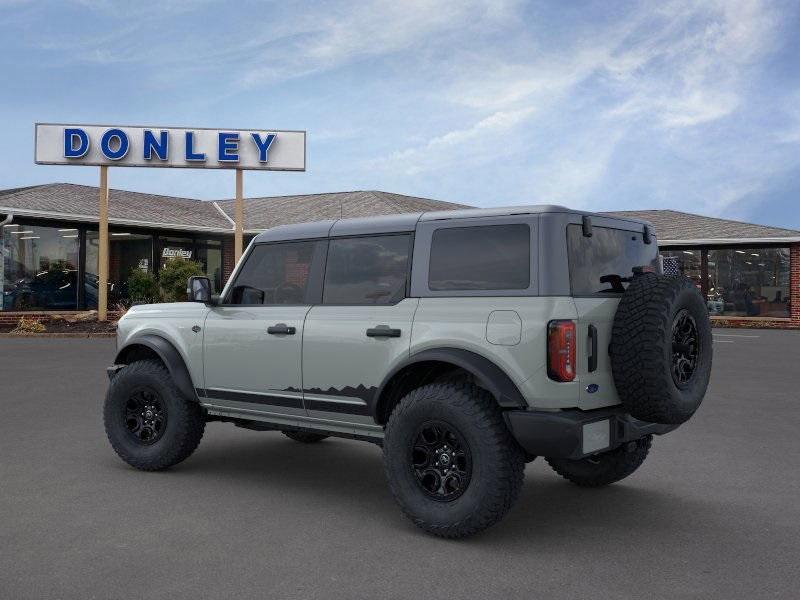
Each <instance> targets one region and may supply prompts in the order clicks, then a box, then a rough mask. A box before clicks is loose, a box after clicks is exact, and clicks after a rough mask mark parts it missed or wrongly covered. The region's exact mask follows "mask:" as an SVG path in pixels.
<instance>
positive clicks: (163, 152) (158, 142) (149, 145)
mask: <svg viewBox="0 0 800 600" xmlns="http://www.w3.org/2000/svg"><path fill="white" fill-rule="evenodd" d="M158 138H159V139H156V136H155V135H153V132H152V131H150V130H149V129H145V130H144V155H143V158H144V159H145V160H150V159H152V158H153V152H155V153H156V156H157V157H158V159H159V160H167V149H168V148H169V133H168V132H167V131H161V132H159V134H158Z"/></svg>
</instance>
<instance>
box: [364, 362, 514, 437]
mask: <svg viewBox="0 0 800 600" xmlns="http://www.w3.org/2000/svg"><path fill="white" fill-rule="evenodd" d="M432 362H436V363H448V364H451V365H453V366H454V367H458V368H460V369H463V370H464V371H466V372H468V373H470V374H471V375H473V376H474V377H475V379H476V380H477V382H478V383H479V384H480V386H481V387H482V388H484V389H485V390H487V391H488V392H489V393H490V394H491V395H492V396H493V397H494V399H495V400H496V402H497V404H498V406H500V407H502V408H525V407H526V406H527V405H528V404H527V402H526V401H525V398H524V397H523V396H522V394H521V393H520V391H519V389H518V388H517V386H516V384H514V382H513V381H512V380H511V378H510V377H509V376H508V375H507V374H506V372H505V371H504V370H503V369H501V368H500V367H498V366H497V365H496V364H495V363H494V362H492V361H491V360H489V359H488V358H486V357H485V356H482V355H480V354H477V353H475V352H472V351H470V350H464V349H462V348H432V349H429V350H423V351H422V352H418V353H416V354H412V355H411V356H410V357H409V358H408V359H407V360H405V361H403V362H402V363H400V364H399V365H397V366H396V367H395V368H394V369H393V370H392V371H390V372H389V374H388V375H386V377H384V379H383V381H382V382H381V385H380V386H379V387H378V390H377V392H376V394H375V402H374V403H373V405H372V416H373V418H374V419H375V422H376V423H378V424H383V421H384V419H383V417H382V414H383V409H384V408H385V407H384V406H383V404H384V402H383V401H384V392H386V391H387V387H388V386H389V385H390V384H391V382H392V380H393V379H394V377H395V376H396V375H398V374H399V373H400V372H401V371H403V370H405V369H407V368H409V367H412V366H413V365H415V364H422V363H432Z"/></svg>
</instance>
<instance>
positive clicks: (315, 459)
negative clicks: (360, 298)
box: [148, 425, 758, 551]
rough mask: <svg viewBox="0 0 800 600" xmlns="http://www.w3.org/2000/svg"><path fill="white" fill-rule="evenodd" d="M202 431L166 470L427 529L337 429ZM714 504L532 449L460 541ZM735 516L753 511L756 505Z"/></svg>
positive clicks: (706, 512)
mask: <svg viewBox="0 0 800 600" xmlns="http://www.w3.org/2000/svg"><path fill="white" fill-rule="evenodd" d="M217 427H222V426H221V425H219V426H217ZM210 437H211V436H210ZM213 437H214V438H216V436H213ZM207 441H210V442H211V443H208V444H206V441H204V444H201V447H200V449H199V450H198V452H196V453H195V454H194V455H193V456H192V457H191V458H190V459H189V460H187V461H186V462H185V463H183V464H182V465H180V466H178V467H176V468H174V469H172V470H170V471H168V472H166V473H169V476H170V477H190V478H192V479H197V480H202V481H204V482H208V483H207V484H208V485H210V486H224V487H225V488H227V489H228V491H231V492H235V491H236V490H239V491H242V490H244V491H246V493H249V494H255V495H258V494H261V493H267V492H268V493H270V494H275V493H276V492H277V493H279V494H280V495H282V496H285V497H286V498H290V499H291V501H293V502H302V503H304V504H307V505H315V504H319V505H324V507H325V510H326V511H329V513H330V514H342V513H344V514H346V513H347V512H349V511H351V510H353V509H354V508H355V509H357V508H358V507H363V508H365V509H368V513H369V514H368V518H369V519H370V520H371V521H378V522H380V527H384V528H386V530H387V533H390V534H405V535H408V534H411V535H420V536H423V537H424V539H431V538H429V537H428V536H426V535H425V534H423V533H422V532H420V531H419V530H417V529H416V528H415V527H414V526H413V525H412V524H411V523H409V522H408V521H407V520H405V519H404V518H402V516H401V515H400V511H399V510H398V508H397V506H396V504H395V503H394V501H393V499H392V498H391V494H390V493H389V490H388V487H387V485H386V480H385V478H384V473H383V467H382V459H381V451H380V448H378V447H377V446H374V445H372V444H367V443H363V442H353V441H348V440H342V439H337V438H329V439H327V440H324V441H323V442H320V443H317V444H300V443H298V442H294V441H292V440H289V439H288V438H286V437H284V436H283V435H281V434H280V433H278V432H259V433H252V432H242V431H239V430H236V431H235V432H230V435H225V436H224V439H213V441H212V440H207ZM148 476H149V474H148ZM719 509H720V507H719V506H718V504H717V503H716V502H715V500H714V499H713V496H710V497H709V499H708V500H707V501H706V500H703V501H701V500H698V499H697V496H694V497H693V498H692V499H687V498H684V497H681V496H680V495H677V494H675V493H672V492H669V491H668V490H665V489H664V486H663V485H659V483H658V481H656V480H654V479H653V477H652V475H651V474H647V473H646V471H645V472H643V474H641V475H639V474H636V475H633V476H632V477H631V478H630V479H628V480H626V481H624V482H620V483H617V484H615V485H611V486H608V487H605V488H600V489H585V488H579V487H577V486H575V485H573V484H571V483H568V482H566V481H564V480H563V479H561V478H560V477H558V476H557V475H556V474H555V473H552V472H551V471H550V470H549V469H548V468H546V467H544V466H543V465H542V459H538V460H537V461H536V463H535V464H534V465H529V466H528V468H527V470H526V481H525V485H524V487H523V489H522V492H521V495H520V498H519V500H518V501H517V503H516V505H515V507H514V508H513V510H512V511H511V512H510V513H509V514H508V516H507V517H506V518H505V519H504V520H503V521H502V522H501V523H499V524H498V525H497V526H495V527H493V528H491V529H489V530H487V531H485V532H483V533H482V534H480V535H478V536H476V537H474V538H472V539H471V540H470V541H469V542H468V543H470V544H478V545H480V546H486V547H494V546H497V547H498V548H501V547H502V548H503V549H504V551H508V550H509V549H510V548H513V547H514V546H516V545H519V546H521V547H526V548H530V547H531V546H532V545H533V546H541V547H544V546H547V545H559V544H563V543H564V540H565V539H569V540H570V543H571V544H576V543H580V544H588V546H589V547H594V548H595V550H598V549H600V548H603V547H606V546H607V545H608V544H609V543H631V542H632V541H633V538H634V537H650V536H654V539H662V540H664V539H669V538H674V537H675V536H676V535H688V534H690V533H691V532H692V531H695V532H697V534H699V535H711V536H713V535H714V532H715V531H723V530H727V531H728V532H729V531H730V527H731V517H722V516H721V515H720V510H719ZM733 518H734V519H751V520H752V519H753V518H758V515H746V514H741V515H736V516H734V517H733ZM441 543H449V542H447V541H441ZM551 547H552V546H551Z"/></svg>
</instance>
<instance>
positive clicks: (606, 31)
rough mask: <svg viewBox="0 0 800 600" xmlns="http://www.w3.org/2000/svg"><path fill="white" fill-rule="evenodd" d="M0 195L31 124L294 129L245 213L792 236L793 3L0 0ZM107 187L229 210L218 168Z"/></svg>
mask: <svg viewBox="0 0 800 600" xmlns="http://www.w3.org/2000/svg"><path fill="white" fill-rule="evenodd" d="M0 90H1V91H2V93H0V128H1V129H0V133H1V134H2V140H3V141H2V143H0V189H5V188H11V187H19V186H25V185H34V184H40V183H52V182H73V183H82V184H87V185H97V180H98V169H96V168H87V167H83V168H77V167H73V166H61V167H58V166H41V165H35V164H34V163H33V124H34V123H35V122H37V121H39V122H69V123H100V124H117V125H155V126H187V127H212V128H239V129H248V128H253V129H303V130H306V131H307V132H308V170H307V171H306V172H305V173H276V172H246V173H245V178H244V186H245V195H246V196H272V195H286V194H303V193H316V192H332V191H347V190H370V189H374V190H383V191H389V192H396V193H402V194H409V195H415V196H422V197H428V198H436V199H439V200H448V201H451V202H459V203H464V204H471V205H475V206H504V205H515V204H538V203H550V204H562V205H566V206H569V207H573V208H579V209H588V210H626V209H627V210H635V209H654V208H662V209H664V208H670V209H675V210H684V211H687V212H693V213H699V214H705V215H711V216H722V217H726V218H732V219H738V220H745V221H750V222H755V223H763V224H768V225H776V226H783V227H789V228H796V229H800V3H798V2H794V1H768V0H729V1H716V0H703V1H698V2H687V1H671V0H665V1H653V2H634V1H626V0H615V1H614V2H607V1H598V2H583V1H578V0H574V1H572V0H570V1H562V0H553V1H542V2H520V1H516V0H485V1H481V0H452V1H451V0H438V1H436V2H426V1H422V0H399V1H398V0H394V1H389V2H374V1H370V0H360V1H358V2H346V1H336V0H321V1H320V0H318V1H315V2H294V1H293V2H285V1H283V2H281V1H263V2H255V1H247V0H240V1H238V2H235V3H234V2H222V1H216V2H211V1H204V0H159V1H156V2H150V1H147V0H139V1H133V2H112V1H111V0H82V1H74V2H73V1H68V0H63V1H57V2H55V1H54V2H34V1H26V0H0ZM109 179H110V185H111V186H112V187H114V188H121V189H128V190H135V191H143V192H150V193H159V194H167V195H176V196H185V197H193V198H203V199H220V198H229V197H231V196H232V195H233V193H234V174H233V173H229V172H226V171H218V170H206V171H202V170H184V169H124V168H118V169H111V170H110V173H109Z"/></svg>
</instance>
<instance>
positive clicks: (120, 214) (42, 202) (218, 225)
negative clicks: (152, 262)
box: [0, 183, 232, 231]
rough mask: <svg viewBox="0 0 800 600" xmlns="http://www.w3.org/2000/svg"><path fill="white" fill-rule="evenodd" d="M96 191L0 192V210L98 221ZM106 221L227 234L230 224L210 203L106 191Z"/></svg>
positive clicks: (61, 187)
mask: <svg viewBox="0 0 800 600" xmlns="http://www.w3.org/2000/svg"><path fill="white" fill-rule="evenodd" d="M98 193H99V192H98V188H96V187H94V186H88V185H75V184H72V183H51V184H47V185H35V186H31V187H25V188H17V189H14V190H4V191H3V192H0V211H2V212H13V213H14V214H17V215H20V216H23V215H25V216H31V217H45V218H50V219H64V220H68V221H88V222H96V221H97V220H98V202H97V198H98ZM108 213H109V214H108V220H109V222H110V223H114V224H117V225H140V226H149V227H156V228H161V229H191V230H199V231H229V230H230V229H231V227H232V226H231V223H230V221H228V219H226V218H225V217H224V215H222V214H221V213H220V211H219V210H218V209H217V208H216V207H215V206H214V204H213V203H212V202H203V201H202V200H193V199H191V198H176V197H174V196H159V195H156V194H144V193H141V192H128V191H126V190H109V208H108Z"/></svg>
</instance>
